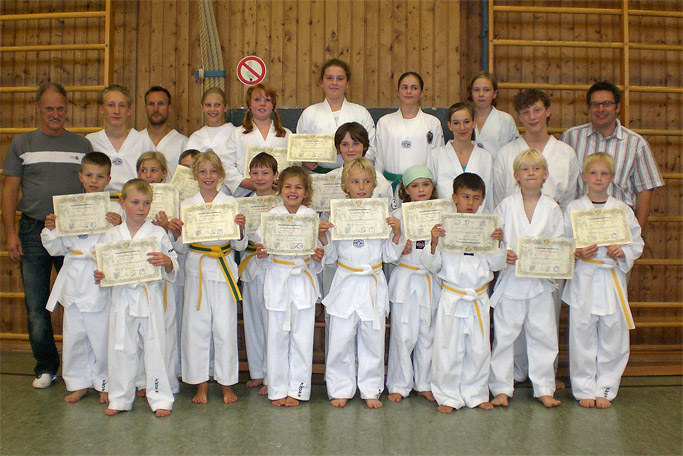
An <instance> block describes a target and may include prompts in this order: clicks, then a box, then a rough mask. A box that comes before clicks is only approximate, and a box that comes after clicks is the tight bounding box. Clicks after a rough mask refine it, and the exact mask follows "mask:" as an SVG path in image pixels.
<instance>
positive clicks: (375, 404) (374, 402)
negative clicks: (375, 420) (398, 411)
mask: <svg viewBox="0 0 683 456" xmlns="http://www.w3.org/2000/svg"><path fill="white" fill-rule="evenodd" d="M365 404H366V405H367V406H368V408H371V409H377V408H382V401H380V400H379V399H365Z"/></svg>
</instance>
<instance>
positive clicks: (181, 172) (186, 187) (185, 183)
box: [171, 165, 199, 201]
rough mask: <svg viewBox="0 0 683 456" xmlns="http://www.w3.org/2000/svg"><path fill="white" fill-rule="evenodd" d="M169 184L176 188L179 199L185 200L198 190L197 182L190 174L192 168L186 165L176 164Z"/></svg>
mask: <svg viewBox="0 0 683 456" xmlns="http://www.w3.org/2000/svg"><path fill="white" fill-rule="evenodd" d="M171 184H172V185H174V186H175V187H176V188H177V189H178V192H179V193H180V197H179V199H180V201H183V200H186V199H187V198H189V197H190V196H193V195H195V194H196V193H198V192H199V184H197V181H196V180H195V178H194V176H193V175H192V170H191V169H190V168H188V167H186V166H181V165H178V167H177V168H176V169H175V172H174V173H173V178H172V179H171Z"/></svg>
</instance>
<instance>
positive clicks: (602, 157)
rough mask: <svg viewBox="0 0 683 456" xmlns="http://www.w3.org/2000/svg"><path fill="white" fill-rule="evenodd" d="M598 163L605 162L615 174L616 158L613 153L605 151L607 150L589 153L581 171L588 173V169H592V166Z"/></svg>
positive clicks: (611, 172)
mask: <svg viewBox="0 0 683 456" xmlns="http://www.w3.org/2000/svg"><path fill="white" fill-rule="evenodd" d="M597 163H602V164H604V165H605V166H606V167H607V169H608V170H609V173H610V174H611V175H614V159H613V158H612V156H611V155H609V154H607V153H605V152H596V153H594V154H591V155H589V156H588V157H586V158H585V159H584V160H583V167H582V169H581V171H582V172H583V173H587V172H588V170H590V169H591V166H593V165H595V164H597Z"/></svg>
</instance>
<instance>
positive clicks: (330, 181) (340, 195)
mask: <svg viewBox="0 0 683 456" xmlns="http://www.w3.org/2000/svg"><path fill="white" fill-rule="evenodd" d="M310 177H311V185H312V186H313V197H312V199H311V209H313V210H314V211H317V212H329V211H330V200H333V199H345V198H346V193H344V190H342V186H341V174H336V175H332V173H328V174H311V175H310Z"/></svg>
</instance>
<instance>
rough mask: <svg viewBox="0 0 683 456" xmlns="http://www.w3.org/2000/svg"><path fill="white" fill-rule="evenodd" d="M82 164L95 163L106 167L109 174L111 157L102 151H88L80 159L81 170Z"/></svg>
mask: <svg viewBox="0 0 683 456" xmlns="http://www.w3.org/2000/svg"><path fill="white" fill-rule="evenodd" d="M83 165H95V166H102V167H103V168H107V175H109V174H111V159H110V158H109V156H108V155H107V154H105V153H102V152H88V153H87V154H85V156H84V157H83V160H81V172H83Z"/></svg>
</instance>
